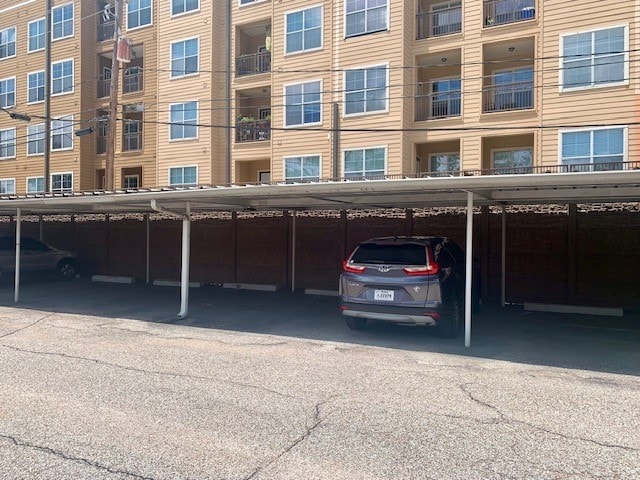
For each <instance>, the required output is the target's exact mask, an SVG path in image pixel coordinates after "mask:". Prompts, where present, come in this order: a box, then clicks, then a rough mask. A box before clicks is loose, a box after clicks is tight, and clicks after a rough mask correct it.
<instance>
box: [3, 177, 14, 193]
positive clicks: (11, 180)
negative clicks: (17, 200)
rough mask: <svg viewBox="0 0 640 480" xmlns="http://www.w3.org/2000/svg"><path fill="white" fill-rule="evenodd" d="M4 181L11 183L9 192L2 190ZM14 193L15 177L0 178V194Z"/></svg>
mask: <svg viewBox="0 0 640 480" xmlns="http://www.w3.org/2000/svg"><path fill="white" fill-rule="evenodd" d="M6 182H8V183H10V184H13V188H12V191H11V192H3V191H2V190H3V184H6ZM15 193H16V179H15V178H0V195H15Z"/></svg>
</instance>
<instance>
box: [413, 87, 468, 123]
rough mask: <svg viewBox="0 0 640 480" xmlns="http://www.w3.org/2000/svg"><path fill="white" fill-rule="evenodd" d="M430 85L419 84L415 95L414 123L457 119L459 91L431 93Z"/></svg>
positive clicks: (459, 101) (459, 104)
mask: <svg viewBox="0 0 640 480" xmlns="http://www.w3.org/2000/svg"><path fill="white" fill-rule="evenodd" d="M431 90H432V83H431V82H429V83H427V84H421V85H419V87H418V95H416V121H418V122H419V121H423V120H432V119H435V118H447V117H459V116H460V108H461V90H449V91H443V92H436V93H431Z"/></svg>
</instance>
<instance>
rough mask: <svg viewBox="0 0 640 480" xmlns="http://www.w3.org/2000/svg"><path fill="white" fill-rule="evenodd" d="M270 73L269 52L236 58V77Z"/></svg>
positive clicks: (247, 54)
mask: <svg viewBox="0 0 640 480" xmlns="http://www.w3.org/2000/svg"><path fill="white" fill-rule="evenodd" d="M270 71H271V52H268V51H266V50H265V51H263V52H258V53H246V54H243V55H240V56H239V57H237V58H236V75H237V76H239V77H242V76H245V75H255V74H258V73H266V72H270Z"/></svg>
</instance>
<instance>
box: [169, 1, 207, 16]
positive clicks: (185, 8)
mask: <svg viewBox="0 0 640 480" xmlns="http://www.w3.org/2000/svg"><path fill="white" fill-rule="evenodd" d="M199 9H200V0H171V15H180V14H183V13H187V12H193V11H194V10H199Z"/></svg>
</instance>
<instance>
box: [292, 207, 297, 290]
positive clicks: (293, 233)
mask: <svg viewBox="0 0 640 480" xmlns="http://www.w3.org/2000/svg"><path fill="white" fill-rule="evenodd" d="M291 225H292V226H291V228H292V234H291V237H292V238H291V291H292V292H295V291H296V211H295V210H294V211H293V215H292V220H291Z"/></svg>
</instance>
